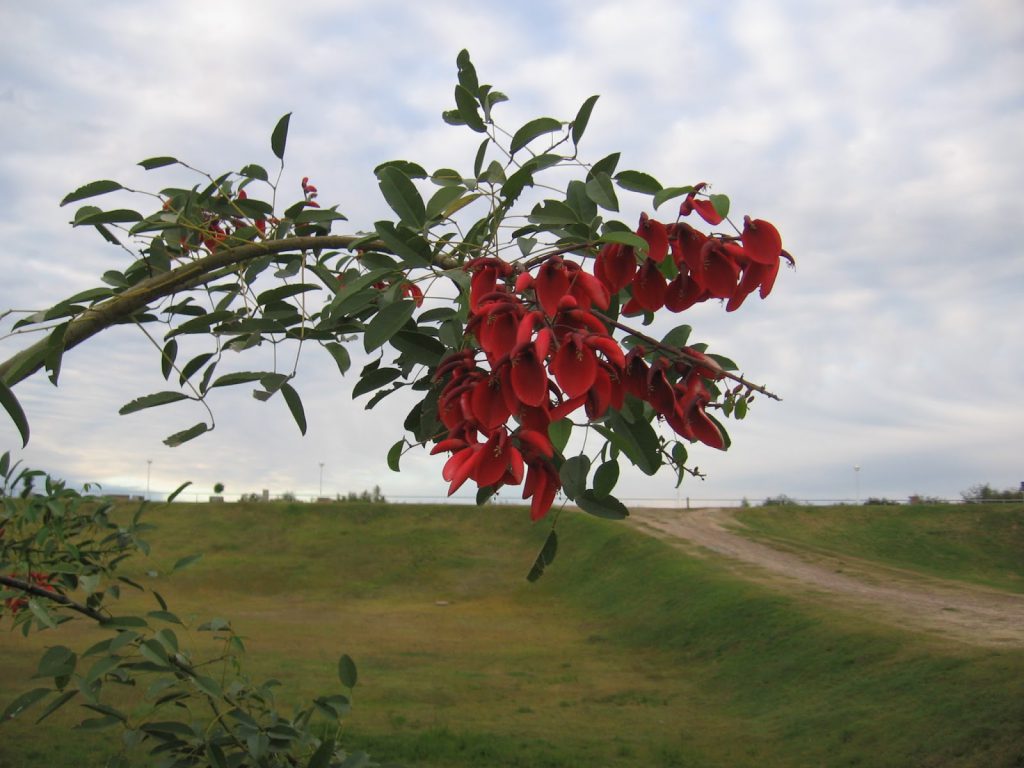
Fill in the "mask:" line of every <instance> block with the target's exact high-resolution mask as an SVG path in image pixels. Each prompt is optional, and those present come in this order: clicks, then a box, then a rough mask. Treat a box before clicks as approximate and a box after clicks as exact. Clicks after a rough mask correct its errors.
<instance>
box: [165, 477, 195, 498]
mask: <svg viewBox="0 0 1024 768" xmlns="http://www.w3.org/2000/svg"><path fill="white" fill-rule="evenodd" d="M190 485H192V481H191V480H189V481H188V482H185V483H182V484H181V485H179V486H178V487H177V488H175V489H174V492H173V493H172V494H171V495H170V496H168V497H167V503H168V504H170V503H171V502H172V501H174V500H175V499H176V498H178V494H180V493H181V492H182V491H184V490H185V489H186V488H188V487H189V486H190Z"/></svg>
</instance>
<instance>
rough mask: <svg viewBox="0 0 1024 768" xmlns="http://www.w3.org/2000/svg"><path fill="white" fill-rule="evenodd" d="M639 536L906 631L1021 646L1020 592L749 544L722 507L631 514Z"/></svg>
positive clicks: (1023, 601) (1023, 598)
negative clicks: (724, 561)
mask: <svg viewBox="0 0 1024 768" xmlns="http://www.w3.org/2000/svg"><path fill="white" fill-rule="evenodd" d="M630 519H631V521H632V524H633V525H634V526H635V527H636V528H637V529H638V530H640V531H643V532H644V533H647V534H650V535H652V536H656V537H658V538H662V539H665V540H667V541H669V542H673V543H676V544H678V545H680V546H683V547H685V548H687V549H690V550H693V551H697V552H698V553H700V552H701V551H705V552H706V551H711V552H714V553H715V554H718V555H723V556H725V557H726V558H729V559H730V560H732V561H734V562H735V563H742V564H744V565H745V566H754V568H753V569H751V568H748V567H741V568H737V569H736V570H738V571H739V572H740V573H742V574H743V575H744V576H746V577H752V578H754V579H756V580H757V581H758V582H760V583H764V584H766V585H768V586H771V587H776V588H782V589H792V587H793V586H794V585H799V586H800V587H802V588H803V589H804V590H805V591H806V593H807V594H808V595H809V596H810V597H812V598H813V597H815V596H817V597H818V598H820V599H823V600H828V601H832V602H835V601H836V600H841V601H842V602H843V603H845V605H846V606H847V607H849V608H853V609H866V610H869V611H871V613H872V615H873V616H875V617H877V618H878V619H879V620H882V621H886V622H888V623H893V624H896V625H897V626H900V627H902V628H904V629H913V630H917V631H924V632H929V633H937V634H940V635H942V636H944V637H947V638H951V639H955V640H957V641H960V642H964V643H969V644H971V645H981V646H1003V647H1018V646H1024V595H1015V594H1011V593H1008V592H1001V591H998V590H994V589H987V588H984V587H976V586H972V585H967V584H961V583H959V582H956V583H954V582H951V581H947V580H942V579H934V578H929V577H927V576H923V575H919V574H916V573H912V572H909V571H906V570H901V569H897V568H889V567H886V566H883V565H880V564H877V563H871V562H868V561H865V560H862V559H858V558H853V557H835V556H830V555H825V554H821V553H817V552H815V553H811V552H805V551H800V552H799V553H797V552H788V551H783V550H781V549H777V548H775V547H773V546H769V545H767V544H763V543H760V542H757V541H752V540H751V539H748V538H746V537H744V536H743V535H741V534H739V533H736V532H735V531H733V530H730V528H735V527H739V526H740V524H739V523H738V522H737V521H736V520H735V518H734V517H733V515H732V513H731V512H730V511H729V510H727V509H693V510H668V509H635V510H632V516H631V518H630Z"/></svg>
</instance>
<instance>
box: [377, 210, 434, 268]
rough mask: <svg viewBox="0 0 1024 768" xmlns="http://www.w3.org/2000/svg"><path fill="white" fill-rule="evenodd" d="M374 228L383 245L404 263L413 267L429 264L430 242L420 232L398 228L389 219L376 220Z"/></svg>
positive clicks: (427, 265)
mask: <svg viewBox="0 0 1024 768" xmlns="http://www.w3.org/2000/svg"><path fill="white" fill-rule="evenodd" d="M424 215H426V214H424ZM374 228H375V229H376V230H377V237H379V238H380V239H381V240H383V241H384V245H386V246H387V247H388V248H389V249H390V250H391V251H392V253H394V254H395V255H396V256H398V257H399V258H401V259H402V260H403V261H404V262H405V263H406V264H410V265H412V266H414V267H429V266H430V243H428V242H427V241H426V240H425V239H424V238H423V237H422V236H421V235H420V234H418V233H416V232H413V231H412V230H410V229H408V228H405V227H403V228H402V229H398V228H397V227H395V225H394V223H393V222H390V221H378V222H376V223H375V224H374Z"/></svg>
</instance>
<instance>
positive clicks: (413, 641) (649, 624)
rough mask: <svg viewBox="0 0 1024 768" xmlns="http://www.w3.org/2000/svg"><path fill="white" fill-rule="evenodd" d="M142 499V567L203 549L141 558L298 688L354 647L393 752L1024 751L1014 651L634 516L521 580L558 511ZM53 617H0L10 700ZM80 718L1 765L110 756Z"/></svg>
mask: <svg viewBox="0 0 1024 768" xmlns="http://www.w3.org/2000/svg"><path fill="white" fill-rule="evenodd" d="M151 521H152V522H155V523H157V524H158V525H159V531H158V532H157V533H156V534H155V535H154V536H153V537H152V543H153V551H154V557H153V558H152V559H151V560H149V561H143V562H142V563H141V564H140V565H139V566H137V568H136V575H138V576H139V577H140V578H143V579H147V577H146V572H147V571H157V572H162V571H163V570H164V569H165V568H166V567H167V566H168V565H169V564H170V563H172V562H173V561H174V560H175V559H176V558H178V557H181V556H183V555H187V554H190V553H192V552H194V551H196V550H197V549H201V550H202V551H204V553H205V555H204V557H203V559H202V560H201V561H199V562H198V563H196V564H195V565H194V566H192V567H191V568H190V569H188V570H185V571H183V572H181V573H178V574H175V575H174V577H173V578H172V579H170V580H165V579H163V578H162V577H159V576H157V577H156V578H155V579H148V581H150V582H152V583H153V584H154V586H156V587H157V588H158V589H160V591H161V592H162V593H163V594H164V596H165V597H166V598H167V599H168V601H169V602H170V603H171V604H172V607H176V609H177V611H178V613H179V614H180V615H183V616H185V615H188V614H195V616H196V619H195V621H197V622H198V621H201V620H204V619H207V618H209V617H211V616H227V617H230V618H231V619H232V620H233V623H234V625H235V626H236V627H238V628H239V629H240V630H241V631H242V632H243V633H244V634H245V635H247V637H248V640H247V643H248V646H249V649H250V657H251V662H252V663H253V664H254V665H255V667H256V671H257V672H258V673H260V674H263V675H273V676H274V677H277V678H279V679H281V680H282V681H283V682H284V683H285V691H286V692H285V693H282V696H283V697H284V698H285V699H288V698H289V697H297V696H305V695H310V694H313V693H321V692H325V691H330V690H333V689H335V688H336V686H337V683H336V680H335V676H334V674H335V673H334V665H335V661H336V659H337V656H338V655H339V654H340V653H343V652H347V653H349V654H351V655H352V656H353V657H354V658H355V659H356V661H357V663H358V664H359V671H360V684H359V686H358V687H357V689H356V696H355V709H354V711H353V714H352V716H351V718H350V719H349V721H348V725H347V736H346V739H347V741H348V743H349V744H350V746H352V747H353V748H365V749H367V750H368V751H370V752H371V753H372V754H373V755H374V756H375V757H377V758H379V759H392V760H397V761H400V762H402V763H404V764H406V765H408V766H435V767H438V768H439V767H441V766H496V767H499V768H500V767H502V766H541V767H544V766H547V767H550V768H556V767H561V766H564V767H565V768H576V767H577V766H591V765H593V766H638V765H643V766H655V767H659V766H660V767H664V768H682V767H684V766H695V767H699V768H705V767H708V768H714V767H715V766H723V767H724V766H751V767H753V766H759V767H760V766H765V767H767V768H770V767H772V766H778V767H781V766H879V767H880V768H884V767H885V766H893V767H894V768H895V767H896V766H899V767H901V768H902V767H903V766H931V767H936V766H957V767H964V766H993V767H1000V766H1002V767H1006V768H1009V767H1010V766H1021V765H1024V651H994V650H982V649H975V648H971V647H967V646H962V645H945V644H943V643H942V642H941V641H939V640H936V639H934V638H931V637H927V636H921V635H915V634H910V633H902V632H899V631H895V630H892V629H889V628H886V627H884V626H882V625H880V624H875V623H873V622H871V621H870V620H869V619H867V618H865V617H864V616H863V615H862V614H861V615H858V614H855V613H852V612H846V611H843V610H834V609H832V608H830V607H828V606H827V605H817V604H815V603H811V602H808V601H806V600H798V599H795V598H790V597H786V596H782V595H779V594H777V593H772V592H767V591H765V590H764V589H763V588H760V587H757V586H755V585H752V584H749V583H747V582H744V581H742V580H740V579H739V578H738V577H736V576H734V575H731V574H730V573H729V572H727V570H726V568H725V567H723V566H720V565H717V564H716V563H715V561H713V560H702V559H695V558H690V557H688V556H686V555H684V554H682V553H681V552H680V551H679V550H677V549H674V548H672V547H670V546H668V545H667V544H664V543H662V542H659V541H656V540H653V539H650V538H647V537H645V536H644V535H642V534H640V533H638V532H636V531H633V530H631V529H629V528H628V527H626V526H625V525H622V524H620V523H619V524H617V523H611V522H607V521H601V520H595V519H592V518H587V517H583V516H579V515H568V514H566V515H564V516H563V518H562V519H561V521H560V522H559V535H560V551H559V554H558V558H557V560H556V562H555V563H554V564H553V565H552V566H551V567H550V568H549V569H548V572H547V573H546V574H545V575H544V577H543V578H542V579H541V580H540V581H539V582H538V583H536V584H529V583H527V582H526V580H525V578H524V577H525V574H526V572H527V570H528V569H529V566H530V564H531V563H532V561H533V558H534V556H535V554H536V551H537V550H538V549H539V548H540V545H541V543H542V542H543V539H544V537H545V535H546V528H543V527H535V526H530V525H529V523H528V520H527V515H526V513H525V512H523V511H522V510H515V509H509V508H507V507H494V508H483V509H475V508H457V507H411V506H410V507H406V506H395V507H353V506H338V507H333V506H311V505H302V504H298V505H287V504H267V505H259V504H258V505H239V504H226V505H209V506H207V505H196V506H192V505H174V506H172V507H170V508H167V507H164V508H155V509H153V510H152V513H151ZM978 525H979V526H980V528H981V529H985V527H986V521H985V520H984V519H980V520H978ZM965 536H966V534H965ZM985 540H987V539H986V538H985V536H982V535H980V533H979V535H978V537H977V540H976V542H975V544H972V545H971V546H972V550H971V551H973V552H974V553H975V555H977V556H978V557H981V558H984V557H988V556H989V555H988V553H987V551H986V549H985V544H984V541H985ZM972 541H974V539H972ZM1000 557H1002V555H1001V549H999V548H998V547H996V549H995V551H993V552H992V553H991V559H992V560H993V561H998V560H999V558H1000ZM1000 569H1001V566H1000V567H997V568H996V569H995V570H1000ZM959 573H960V570H959V569H958V568H954V569H953V575H957V574H959ZM439 602H441V603H443V604H441V605H439V604H438V603H439ZM65 629H66V628H62V630H61V632H62V633H64V632H65ZM47 634H49V635H51V637H48V636H47ZM52 635H53V633H44V634H42V635H38V636H36V637H35V638H34V639H33V640H32V641H31V642H30V641H26V640H24V639H23V638H22V637H21V636H20V635H14V634H10V633H7V632H2V633H0V702H3V701H6V700H8V699H10V698H12V697H13V696H14V695H15V694H16V693H17V692H20V691H21V690H24V689H26V688H28V687H30V686H31V683H30V681H29V680H28V679H27V678H28V674H29V673H28V672H26V670H31V669H32V668H33V667H34V664H35V661H36V659H37V658H38V655H39V649H40V648H41V646H42V645H45V644H46V643H53V642H56V641H55V640H54V639H52ZM87 635H88V633H84V632H83V633H80V636H77V637H75V636H71V637H70V638H69V637H67V636H65V637H64V638H62V640H61V642H63V643H65V644H68V645H71V646H76V645H77V646H82V645H84V644H86V643H87V642H89V637H88V636H87ZM69 706H70V705H69ZM68 714H69V715H70V714H74V713H68ZM66 722H67V717H66V716H65V720H64V721H61V720H60V719H59V717H58V716H55V717H54V718H53V722H51V721H47V722H46V723H44V724H43V725H42V726H39V727H37V728H31V727H29V726H25V725H22V724H21V723H20V722H15V723H12V724H6V725H4V726H2V727H0V766H3V768H8V767H10V768H22V766H24V767H25V768H27V767H28V766H33V767H34V766H54V767H55V768H61V767H62V766H84V767H86V768H88V767H89V766H100V765H102V764H103V760H104V757H105V755H106V754H108V753H109V752H110V751H111V749H110V748H109V746H107V744H106V742H105V734H97V733H85V732H71V731H68V730H66V729H65V723H66Z"/></svg>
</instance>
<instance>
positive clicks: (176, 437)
mask: <svg viewBox="0 0 1024 768" xmlns="http://www.w3.org/2000/svg"><path fill="white" fill-rule="evenodd" d="M208 429H209V427H208V426H207V425H206V423H205V422H202V421H200V422H199V423H198V424H195V425H193V426H191V427H189V428H188V429H183V430H182V431H181V432H175V433H174V434H173V435H171V436H170V437H168V438H166V439H165V440H164V445H166V446H168V447H170V448H176V447H177V446H179V445H181V444H182V443H187V442H188V441H189V440H193V439H195V438H197V437H199V436H200V435H201V434H203V433H204V432H206V431H207V430H208Z"/></svg>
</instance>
